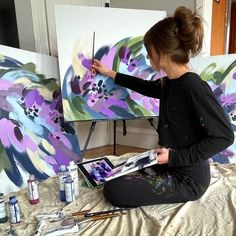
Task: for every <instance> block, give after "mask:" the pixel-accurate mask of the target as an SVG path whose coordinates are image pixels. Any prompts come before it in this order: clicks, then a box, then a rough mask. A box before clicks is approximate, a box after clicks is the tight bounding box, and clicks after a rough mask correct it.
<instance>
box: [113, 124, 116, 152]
mask: <svg viewBox="0 0 236 236" xmlns="http://www.w3.org/2000/svg"><path fill="white" fill-rule="evenodd" d="M113 132H114V133H113V140H114V143H113V154H114V155H116V120H114V121H113Z"/></svg>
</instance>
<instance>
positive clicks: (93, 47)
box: [91, 31, 95, 77]
mask: <svg viewBox="0 0 236 236" xmlns="http://www.w3.org/2000/svg"><path fill="white" fill-rule="evenodd" d="M94 51H95V31H93V45H92V61H91V72H92V77H93V76H94V74H95V71H94V69H93V68H92V65H93V63H94Z"/></svg>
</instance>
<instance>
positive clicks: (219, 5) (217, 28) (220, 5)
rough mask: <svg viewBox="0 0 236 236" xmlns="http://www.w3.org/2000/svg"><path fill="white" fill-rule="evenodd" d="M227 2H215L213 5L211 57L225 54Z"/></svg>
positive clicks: (220, 0) (221, 0) (225, 0)
mask: <svg viewBox="0 0 236 236" xmlns="http://www.w3.org/2000/svg"><path fill="white" fill-rule="evenodd" d="M226 6H227V0H214V1H213V5H212V27H211V56H213V55H222V54H225V45H226Z"/></svg>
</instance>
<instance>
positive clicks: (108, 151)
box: [84, 144, 147, 159]
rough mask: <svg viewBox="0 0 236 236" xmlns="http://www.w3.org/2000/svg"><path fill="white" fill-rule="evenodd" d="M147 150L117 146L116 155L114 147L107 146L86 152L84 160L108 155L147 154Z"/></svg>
mask: <svg viewBox="0 0 236 236" xmlns="http://www.w3.org/2000/svg"><path fill="white" fill-rule="evenodd" d="M146 150H147V149H144V148H137V147H130V146H124V145H119V144H117V145H116V148H115V151H116V153H115V154H114V147H113V145H106V146H102V147H97V148H91V149H88V150H87V151H86V152H85V155H84V158H86V159H90V158H95V157H101V156H106V155H115V156H120V155H123V154H125V153H130V152H145V151H146Z"/></svg>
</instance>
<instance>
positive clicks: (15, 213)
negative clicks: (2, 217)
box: [8, 196, 20, 224]
mask: <svg viewBox="0 0 236 236" xmlns="http://www.w3.org/2000/svg"><path fill="white" fill-rule="evenodd" d="M8 206H9V213H10V221H11V223H12V224H17V223H19V222H20V207H19V203H18V200H17V199H16V197H15V196H10V197H9V201H8Z"/></svg>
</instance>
